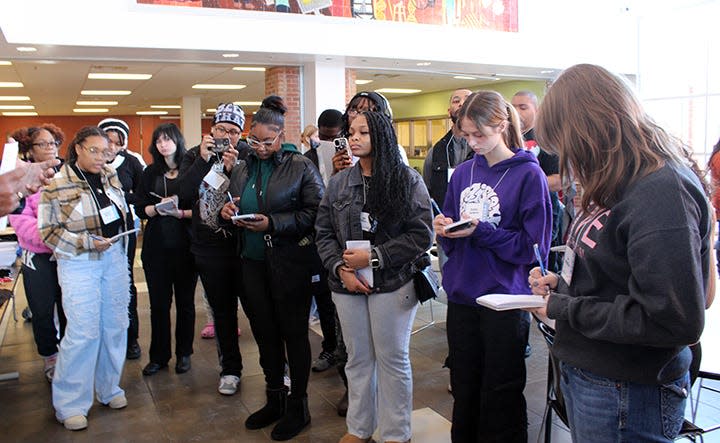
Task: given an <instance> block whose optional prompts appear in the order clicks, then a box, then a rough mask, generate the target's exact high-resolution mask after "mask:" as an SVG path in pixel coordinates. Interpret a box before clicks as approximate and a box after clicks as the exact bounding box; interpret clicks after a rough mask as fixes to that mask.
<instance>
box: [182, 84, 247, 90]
mask: <svg viewBox="0 0 720 443" xmlns="http://www.w3.org/2000/svg"><path fill="white" fill-rule="evenodd" d="M244 87H245V85H221V84H215V83H210V84H206V83H197V84H194V85H193V86H192V88H193V89H243V88H244Z"/></svg>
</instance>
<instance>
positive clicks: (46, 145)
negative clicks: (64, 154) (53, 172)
mask: <svg viewBox="0 0 720 443" xmlns="http://www.w3.org/2000/svg"><path fill="white" fill-rule="evenodd" d="M32 145H33V146H37V147H38V148H40V149H55V148H57V147H58V146H60V142H56V141H51V142H37V143H33V144H32Z"/></svg>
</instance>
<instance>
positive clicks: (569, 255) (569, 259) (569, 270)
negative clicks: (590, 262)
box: [560, 246, 575, 286]
mask: <svg viewBox="0 0 720 443" xmlns="http://www.w3.org/2000/svg"><path fill="white" fill-rule="evenodd" d="M574 267H575V251H573V249H572V248H571V247H569V246H568V247H566V248H565V253H564V254H563V264H562V271H560V276H561V277H562V279H563V280H565V284H567V285H568V286H570V282H572V275H573V268H574Z"/></svg>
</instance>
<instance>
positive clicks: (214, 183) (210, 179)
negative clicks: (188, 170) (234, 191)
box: [203, 169, 227, 191]
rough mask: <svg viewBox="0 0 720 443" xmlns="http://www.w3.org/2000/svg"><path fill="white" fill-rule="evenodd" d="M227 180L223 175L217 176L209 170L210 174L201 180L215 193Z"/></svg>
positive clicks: (216, 173) (217, 174)
mask: <svg viewBox="0 0 720 443" xmlns="http://www.w3.org/2000/svg"><path fill="white" fill-rule="evenodd" d="M226 180H227V177H225V174H219V173H218V172H217V171H215V170H214V169H213V170H210V172H208V173H207V175H206V176H205V177H204V178H203V181H204V182H205V183H207V184H208V185H210V187H212V188H213V189H215V190H216V191H217V190H218V189H220V187H221V186H222V185H223V184H224V183H225V181H226Z"/></svg>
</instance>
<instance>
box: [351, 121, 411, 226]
mask: <svg viewBox="0 0 720 443" xmlns="http://www.w3.org/2000/svg"><path fill="white" fill-rule="evenodd" d="M361 115H363V116H365V119H366V120H367V125H368V130H369V131H370V145H371V146H372V155H373V166H372V177H371V178H370V189H369V191H368V194H367V205H368V207H369V209H370V212H371V213H373V214H375V217H376V218H377V219H378V220H379V221H381V222H385V223H399V222H400V221H401V220H402V219H403V217H404V216H405V215H406V214H408V213H409V212H410V211H411V209H412V206H411V204H412V189H411V187H410V171H409V169H408V167H407V166H406V165H405V164H404V163H403V161H402V157H400V151H399V150H398V142H397V137H396V136H395V130H394V129H393V126H392V121H391V120H390V118H389V117H388V116H387V115H385V114H383V113H380V112H372V111H366V112H363V113H362V114H361Z"/></svg>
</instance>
